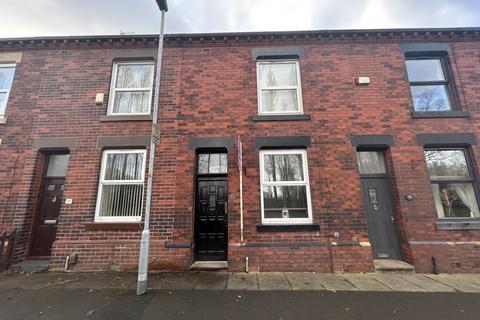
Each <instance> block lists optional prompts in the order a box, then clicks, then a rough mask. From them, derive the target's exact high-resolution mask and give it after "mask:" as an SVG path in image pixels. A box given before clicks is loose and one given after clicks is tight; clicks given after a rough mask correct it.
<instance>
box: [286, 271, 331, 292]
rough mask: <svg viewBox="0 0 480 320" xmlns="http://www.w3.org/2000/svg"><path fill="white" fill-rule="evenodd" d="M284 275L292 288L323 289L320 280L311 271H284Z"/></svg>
mask: <svg viewBox="0 0 480 320" xmlns="http://www.w3.org/2000/svg"><path fill="white" fill-rule="evenodd" d="M285 277H286V278H287V281H288V282H289V283H290V286H291V287H292V289H293V290H323V289H324V288H323V286H322V285H321V283H320V281H318V279H317V278H316V277H315V274H314V273H312V272H285Z"/></svg>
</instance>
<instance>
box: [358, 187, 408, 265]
mask: <svg viewBox="0 0 480 320" xmlns="http://www.w3.org/2000/svg"><path fill="white" fill-rule="evenodd" d="M361 182H362V193H363V198H364V205H365V212H366V216H367V223H368V238H369V240H370V243H371V245H372V249H373V256H374V259H381V258H383V259H401V258H402V255H401V252H400V246H399V241H398V235H397V229H396V224H395V215H394V212H393V206H392V197H391V194H390V187H389V182H388V178H362V179H361Z"/></svg>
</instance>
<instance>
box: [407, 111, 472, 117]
mask: <svg viewBox="0 0 480 320" xmlns="http://www.w3.org/2000/svg"><path fill="white" fill-rule="evenodd" d="M412 118H415V119H421V118H470V112H468V111H463V110H456V111H412Z"/></svg>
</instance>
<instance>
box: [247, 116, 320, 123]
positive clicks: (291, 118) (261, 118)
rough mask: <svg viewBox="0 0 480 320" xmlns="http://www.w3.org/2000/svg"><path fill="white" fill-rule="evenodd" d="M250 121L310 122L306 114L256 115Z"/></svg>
mask: <svg viewBox="0 0 480 320" xmlns="http://www.w3.org/2000/svg"><path fill="white" fill-rule="evenodd" d="M251 119H252V121H255V122H259V121H303V120H311V119H312V117H310V115H308V114H279V115H256V116H252V117H251Z"/></svg>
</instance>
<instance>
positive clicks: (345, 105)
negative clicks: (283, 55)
mask: <svg viewBox="0 0 480 320" xmlns="http://www.w3.org/2000/svg"><path fill="white" fill-rule="evenodd" d="M429 41H430V42H431V41H433V42H440V41H444V42H445V41H446V42H449V43H450V46H451V48H452V52H453V54H451V55H450V57H449V59H450V62H451V68H452V73H453V78H454V80H453V81H454V85H455V87H456V89H457V91H458V95H459V100H460V105H461V106H462V107H463V108H464V109H467V110H468V111H470V113H471V117H470V118H455V119H412V116H411V111H412V101H411V97H410V89H409V84H408V80H407V75H406V69H405V63H404V58H403V56H402V54H401V52H400V47H399V43H400V42H429ZM291 45H293V46H301V47H303V49H304V55H303V56H302V57H301V58H300V71H301V81H302V93H303V105H304V113H305V114H308V115H310V116H311V120H305V121H281V122H278V121H268V122H254V121H252V119H251V117H252V116H254V115H256V114H257V112H258V111H257V110H258V107H257V92H256V91H257V89H256V63H255V60H253V59H252V57H251V49H252V48H255V47H281V46H291ZM133 48H155V42H154V41H153V40H152V38H147V39H146V40H145V41H141V42H139V41H137V42H135V43H133V42H131V41H128V39H127V41H125V42H121V43H119V42H113V43H108V42H107V43H104V42H101V43H93V41H92V43H75V42H73V43H71V44H63V45H62V44H45V45H38V46H33V45H31V46H29V45H17V46H15V45H9V44H5V43H2V44H0V52H12V51H22V52H23V57H22V61H21V62H20V63H19V64H18V66H17V70H16V73H15V79H14V83H13V87H12V91H11V95H10V100H9V103H8V106H7V111H6V116H7V124H6V125H0V138H1V139H2V144H1V145H0V150H1V152H0V159H1V163H2V167H1V168H0V199H1V202H0V208H1V209H0V210H1V211H0V212H1V215H2V216H1V219H2V220H0V221H2V225H1V230H0V231H2V232H3V231H7V230H10V229H12V228H18V229H19V230H20V239H19V241H18V243H17V247H16V251H15V258H16V259H17V260H22V259H25V258H26V257H27V254H28V244H29V241H30V239H31V228H32V222H33V216H34V213H35V205H36V201H35V200H36V197H37V195H38V192H39V187H40V181H41V173H42V167H43V165H44V161H43V157H44V153H42V152H41V151H39V150H35V149H34V148H33V141H34V140H36V139H38V138H41V137H76V138H77V145H76V148H75V150H74V151H72V152H71V156H70V161H69V168H68V173H67V177H66V186H65V197H67V198H72V199H73V204H72V205H63V207H62V210H61V214H60V218H59V226H58V232H57V239H56V241H55V242H54V245H53V253H52V257H51V267H52V268H62V267H63V262H64V259H65V257H66V256H67V255H68V254H70V253H77V254H78V263H77V264H76V265H75V266H74V269H75V270H105V269H115V270H117V269H134V268H136V265H137V260H138V246H139V239H140V231H139V230H138V229H134V230H92V229H89V228H88V227H87V225H88V224H91V223H93V219H94V215H95V204H96V198H97V188H98V179H99V172H100V160H101V156H102V150H101V149H100V148H99V147H98V146H97V139H98V137H99V136H138V135H149V134H150V123H149V122H148V121H122V122H102V121H100V117H101V116H102V115H105V114H106V108H107V101H108V91H109V87H110V78H111V71H112V54H111V52H110V51H109V49H117V50H122V49H126V50H127V49H133ZM479 52H480V42H479V41H478V38H474V39H469V38H462V37H460V36H458V37H456V36H451V37H448V36H443V38H442V37H440V38H438V37H434V36H425V37H422V38H421V39H419V38H416V37H414V36H410V37H408V36H407V37H403V38H399V37H390V38H388V37H386V38H380V39H373V38H366V37H359V38H356V39H353V38H352V39H344V40H342V39H338V40H328V39H320V40H312V39H297V40H291V39H290V40H288V39H287V40H282V39H273V40H272V39H270V40H265V39H262V40H251V41H235V40H223V41H222V40H218V39H217V40H204V41H188V40H187V39H183V40H178V41H175V38H174V37H172V38H171V39H168V37H167V43H166V47H165V53H164V66H163V73H162V92H161V100H160V106H161V112H160V117H159V123H160V127H161V130H162V140H161V144H160V146H159V147H158V148H157V149H156V163H155V176H154V188H153V207H152V220H151V234H152V245H151V256H152V262H151V268H153V269H156V270H185V269H187V268H188V267H189V265H190V264H191V262H192V259H193V256H192V249H191V247H190V245H191V244H192V242H193V224H194V182H195V178H194V177H195V172H194V166H195V151H193V150H190V149H189V148H188V144H189V139H190V138H191V137H220V136H221V137H232V138H234V141H236V139H235V138H236V136H237V135H240V136H241V137H242V141H243V143H244V165H245V175H244V178H243V182H244V187H243V190H244V217H245V224H244V230H245V231H244V238H245V243H244V244H241V243H240V221H239V174H238V171H237V169H236V157H237V155H236V144H235V145H234V147H233V148H231V150H230V152H229V154H228V160H229V173H228V189H229V190H228V191H229V193H230V195H229V205H228V206H229V224H228V232H229V263H230V264H229V267H230V269H231V270H243V268H244V266H245V257H247V256H248V257H249V261H250V269H251V270H254V271H256V270H259V271H273V270H276V271H287V270H296V271H299V270H316V271H323V272H331V271H335V272H337V271H371V270H372V257H371V248H370V247H368V246H361V245H360V242H361V243H364V242H368V232H367V223H366V219H365V216H364V210H363V205H362V197H361V191H360V179H359V173H358V169H357V163H356V152H355V148H354V147H352V145H351V143H350V136H351V135H359V134H389V135H393V137H394V140H395V145H394V146H392V147H391V148H390V149H389V150H388V152H387V159H388V161H387V164H388V167H389V174H390V181H391V187H392V195H393V198H394V207H395V211H396V216H397V224H398V228H399V233H400V239H401V242H402V251H403V254H404V259H405V260H406V261H408V262H410V263H413V264H414V265H415V266H416V268H417V271H418V272H429V271H431V269H432V263H431V258H432V256H433V257H435V259H436V261H437V267H438V270H441V271H445V272H471V271H479V264H480V262H479V260H478V258H477V257H479V256H480V246H479V244H478V243H479V241H480V231H478V230H469V231H466V230H461V231H440V230H436V228H435V222H436V221H437V214H436V211H435V207H434V204H433V196H432V192H431V186H430V183H429V178H428V172H427V170H426V166H425V163H421V160H422V159H423V148H422V147H421V146H418V145H417V142H416V134H418V133H454V132H473V133H474V134H475V135H477V132H478V130H479V125H480V119H479V117H480V109H478V108H479V106H480V93H479V92H480V85H479V83H480V82H479V80H480V68H479V67H478V62H479V61H480V56H479ZM358 76H369V77H370V79H371V83H370V84H369V85H368V86H356V85H355V82H354V79H355V77H358ZM96 93H105V94H106V98H105V103H104V104H103V105H102V106H97V105H95V94H96ZM260 136H311V146H310V147H309V148H308V149H307V158H308V168H309V175H310V188H311V198H312V207H313V223H314V224H318V225H319V226H320V231H314V232H305V231H304V232H258V231H257V229H256V227H257V225H260V224H261V216H260V215H261V214H260V186H259V170H258V168H259V158H258V150H256V149H255V144H254V139H255V137H260ZM471 152H472V154H473V158H474V159H480V158H479V157H480V150H479V149H478V146H473V147H472V148H471ZM412 161H414V162H418V161H420V164H419V165H418V166H416V167H414V166H412ZM3 164H4V165H3ZM475 167H476V169H477V170H478V167H477V166H475ZM405 193H412V194H414V195H415V200H414V201H411V202H409V201H406V200H405V199H404V197H403V195H404V194H405ZM335 232H338V233H339V238H335V237H334V233H335ZM425 241H427V242H430V244H428V245H424V244H418V243H423V242H425ZM332 242H336V243H338V244H339V245H332ZM447 242H456V243H457V244H455V245H447ZM175 244H177V245H178V244H182V245H181V246H180V247H181V248H178V247H175ZM272 244H277V246H275V245H272ZM279 244H280V245H279Z"/></svg>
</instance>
